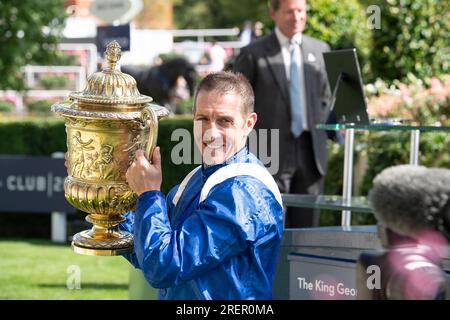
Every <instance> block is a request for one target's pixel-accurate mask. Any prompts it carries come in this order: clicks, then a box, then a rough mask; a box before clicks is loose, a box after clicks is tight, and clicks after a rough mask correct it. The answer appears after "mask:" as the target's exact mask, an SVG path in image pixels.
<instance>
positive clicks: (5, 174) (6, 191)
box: [0, 155, 76, 213]
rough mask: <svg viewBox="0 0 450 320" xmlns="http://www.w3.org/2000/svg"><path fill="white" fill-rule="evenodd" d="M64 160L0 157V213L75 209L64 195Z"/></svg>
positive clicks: (34, 157)
mask: <svg viewBox="0 0 450 320" xmlns="http://www.w3.org/2000/svg"><path fill="white" fill-rule="evenodd" d="M66 176H67V170H66V168H65V166H64V159H60V158H50V157H39V156H5V155H1V156H0V212H2V211H3V212H41V213H49V212H52V211H59V212H75V211H76V209H75V208H74V207H73V206H72V205H70V204H69V203H68V202H67V201H66V199H65V197H64V179H65V177H66Z"/></svg>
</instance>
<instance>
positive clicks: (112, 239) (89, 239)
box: [72, 215, 133, 256]
mask: <svg viewBox="0 0 450 320" xmlns="http://www.w3.org/2000/svg"><path fill="white" fill-rule="evenodd" d="M119 217H120V216H118V219H112V220H113V222H112V221H111V220H110V221H108V223H106V222H105V223H101V224H98V223H99V222H100V221H99V220H97V219H96V218H93V217H92V215H89V216H87V217H86V220H87V221H89V222H93V223H94V227H93V228H92V229H91V230H85V231H82V232H79V233H77V234H76V235H75V236H74V237H73V241H72V248H73V250H74V251H75V252H76V253H80V254H85V255H90V256H120V255H123V254H126V253H130V252H132V251H133V235H132V234H131V233H129V232H127V231H118V230H117V227H116V226H117V224H118V223H119V222H120V221H121V220H124V218H123V217H120V218H119ZM114 220H115V221H114Z"/></svg>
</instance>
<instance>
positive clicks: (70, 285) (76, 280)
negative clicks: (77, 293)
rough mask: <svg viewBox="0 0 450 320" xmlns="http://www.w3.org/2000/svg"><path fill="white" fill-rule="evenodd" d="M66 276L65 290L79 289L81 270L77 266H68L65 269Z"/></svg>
mask: <svg viewBox="0 0 450 320" xmlns="http://www.w3.org/2000/svg"><path fill="white" fill-rule="evenodd" d="M66 273H68V274H69V275H68V276H67V280H66V288H67V289H69V290H80V289H81V268H80V267H79V266H77V265H70V266H68V267H67V269H66Z"/></svg>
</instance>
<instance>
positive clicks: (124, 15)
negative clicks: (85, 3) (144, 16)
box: [89, 0, 144, 24]
mask: <svg viewBox="0 0 450 320" xmlns="http://www.w3.org/2000/svg"><path fill="white" fill-rule="evenodd" d="M143 7H144V5H143V3H142V0H95V1H93V2H92V4H91V6H90V7H89V10H90V11H91V13H92V14H93V15H95V16H97V17H99V18H100V19H102V20H104V21H105V22H107V23H109V24H125V23H128V22H130V21H131V20H132V19H133V18H134V17H135V16H136V15H137V14H138V13H139V12H141V10H142V8H143Z"/></svg>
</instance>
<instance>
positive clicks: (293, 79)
mask: <svg viewBox="0 0 450 320" xmlns="http://www.w3.org/2000/svg"><path fill="white" fill-rule="evenodd" d="M290 51H291V66H290V80H289V95H290V100H291V132H292V134H293V135H294V138H298V137H299V136H300V135H301V134H302V131H303V123H302V107H303V106H302V105H301V100H300V76H299V67H300V61H299V60H300V46H299V45H298V43H297V42H296V41H295V40H293V39H291V41H290Z"/></svg>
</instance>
